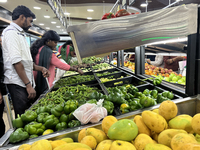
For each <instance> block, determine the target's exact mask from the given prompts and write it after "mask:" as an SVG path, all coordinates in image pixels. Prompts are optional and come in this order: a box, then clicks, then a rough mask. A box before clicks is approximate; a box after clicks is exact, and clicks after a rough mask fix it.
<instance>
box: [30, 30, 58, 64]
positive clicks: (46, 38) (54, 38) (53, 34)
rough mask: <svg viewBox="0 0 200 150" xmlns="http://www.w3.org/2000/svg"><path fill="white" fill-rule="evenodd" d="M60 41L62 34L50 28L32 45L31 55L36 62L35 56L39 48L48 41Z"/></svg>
mask: <svg viewBox="0 0 200 150" xmlns="http://www.w3.org/2000/svg"><path fill="white" fill-rule="evenodd" d="M49 40H51V41H60V36H59V35H58V34H57V33H56V32H55V31H53V30H49V31H47V32H45V33H44V34H43V36H42V38H41V39H38V40H36V41H35V42H34V43H33V44H32V45H31V48H30V49H31V55H32V58H33V61H34V62H35V57H36V55H37V54H38V50H39V48H40V47H42V46H43V45H45V43H46V42H47V41H49Z"/></svg>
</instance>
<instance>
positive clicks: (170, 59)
mask: <svg viewBox="0 0 200 150" xmlns="http://www.w3.org/2000/svg"><path fill="white" fill-rule="evenodd" d="M182 60H184V57H182V56H164V57H163V61H164V62H165V66H164V68H167V69H172V70H173V71H178V68H179V64H178V62H179V61H182Z"/></svg>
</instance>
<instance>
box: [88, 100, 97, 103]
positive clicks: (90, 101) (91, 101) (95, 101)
mask: <svg viewBox="0 0 200 150" xmlns="http://www.w3.org/2000/svg"><path fill="white" fill-rule="evenodd" d="M87 103H90V104H97V100H96V99H91V100H89V101H87Z"/></svg>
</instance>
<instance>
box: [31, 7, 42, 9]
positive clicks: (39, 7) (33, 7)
mask: <svg viewBox="0 0 200 150" xmlns="http://www.w3.org/2000/svg"><path fill="white" fill-rule="evenodd" d="M33 8H34V9H41V8H40V7H33Z"/></svg>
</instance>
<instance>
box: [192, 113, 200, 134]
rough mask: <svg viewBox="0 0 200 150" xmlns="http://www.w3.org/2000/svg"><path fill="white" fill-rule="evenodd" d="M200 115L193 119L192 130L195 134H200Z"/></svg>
mask: <svg viewBox="0 0 200 150" xmlns="http://www.w3.org/2000/svg"><path fill="white" fill-rule="evenodd" d="M199 120H200V113H198V114H196V115H195V116H194V117H193V118H192V122H191V125H192V129H193V130H194V132H195V133H197V134H200V121H199Z"/></svg>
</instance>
